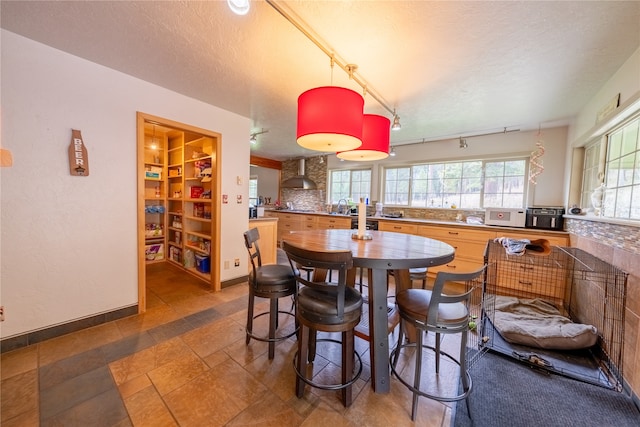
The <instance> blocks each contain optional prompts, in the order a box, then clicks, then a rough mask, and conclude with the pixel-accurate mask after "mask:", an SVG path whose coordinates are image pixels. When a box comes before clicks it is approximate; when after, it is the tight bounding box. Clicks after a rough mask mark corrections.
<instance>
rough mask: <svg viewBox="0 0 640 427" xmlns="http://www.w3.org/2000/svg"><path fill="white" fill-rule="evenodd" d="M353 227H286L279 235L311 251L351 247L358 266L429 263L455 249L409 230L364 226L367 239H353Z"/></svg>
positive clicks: (447, 256) (400, 266) (439, 261)
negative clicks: (407, 231) (302, 229)
mask: <svg viewBox="0 0 640 427" xmlns="http://www.w3.org/2000/svg"><path fill="white" fill-rule="evenodd" d="M355 232H357V230H347V229H327V230H304V231H290V232H289V233H288V234H286V235H284V236H283V237H282V239H283V240H286V241H287V242H289V243H290V244H292V245H294V246H299V247H303V248H305V249H310V250H315V251H325V252H326V251H332V250H345V249H348V250H351V252H352V254H353V260H354V264H355V265H356V266H358V267H368V268H380V269H386V270H397V269H408V268H415V267H429V266H436V265H442V264H446V263H447V262H450V261H451V260H453V257H454V255H455V249H454V248H453V247H452V246H451V245H449V244H447V243H444V242H441V241H439V240H435V239H430V238H428V237H422V236H416V235H412V234H403V233H394V232H390V231H377V230H375V231H374V230H368V231H367V234H370V235H371V237H372V239H371V240H358V239H353V238H352V237H351V235H352V234H353V233H355Z"/></svg>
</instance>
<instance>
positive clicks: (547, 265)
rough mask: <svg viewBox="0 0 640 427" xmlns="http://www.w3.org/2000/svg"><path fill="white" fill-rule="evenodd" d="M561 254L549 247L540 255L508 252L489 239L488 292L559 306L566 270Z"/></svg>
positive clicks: (565, 281) (564, 284) (565, 259)
mask: <svg viewBox="0 0 640 427" xmlns="http://www.w3.org/2000/svg"><path fill="white" fill-rule="evenodd" d="M556 237H558V238H560V239H561V237H560V236H556ZM527 238H528V237H527ZM562 254H563V252H561V250H560V249H557V248H552V250H551V252H550V253H549V254H544V255H543V254H538V253H536V252H529V251H527V252H526V253H525V254H523V255H509V254H508V253H507V252H506V251H505V249H504V248H503V247H502V245H501V244H500V243H498V242H492V243H491V244H490V245H489V248H488V251H487V258H488V259H487V261H488V263H489V269H490V270H489V271H490V274H489V279H488V282H489V284H490V285H491V286H492V288H493V289H492V292H494V293H496V294H498V295H510V296H515V297H518V298H542V299H544V300H546V301H549V302H551V303H553V304H555V305H556V306H557V307H561V306H562V305H563V303H564V301H565V291H566V286H567V278H568V274H569V270H570V265H569V264H568V263H567V257H564V256H562Z"/></svg>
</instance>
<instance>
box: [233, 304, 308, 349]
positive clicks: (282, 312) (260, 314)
mask: <svg viewBox="0 0 640 427" xmlns="http://www.w3.org/2000/svg"><path fill="white" fill-rule="evenodd" d="M267 314H270V312H268V311H264V312H262V313H258V314H256V315H255V316H253V320H256V319H257V318H258V317H261V316H264V315H267ZM278 314H286V315H288V316H291V317H294V318H295V317H296V315H295V313H291V312H289V311H280V310H278ZM298 330H300V326H299V325H298V326H297V327H296V328H295V329H294V330H293V332H291V333H289V334H287V335H280V336H276V337H274V338H269V337H263V336H259V335H254V334H253V332H249V330H248V329H247V328H246V327H245V328H244V331H245V333H246V334H247V336H249V337H251V338H253V339H254V340H256V341H262V342H278V341H284V340H286V339H287V338H291V337H292V336H294V335H295V334H297V333H298ZM276 332H278V330H277V329H276Z"/></svg>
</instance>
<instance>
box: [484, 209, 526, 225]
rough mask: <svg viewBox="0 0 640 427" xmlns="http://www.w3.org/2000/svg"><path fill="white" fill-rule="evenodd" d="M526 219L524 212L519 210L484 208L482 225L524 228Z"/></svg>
mask: <svg viewBox="0 0 640 427" xmlns="http://www.w3.org/2000/svg"><path fill="white" fill-rule="evenodd" d="M526 218H527V213H526V210H525V209H520V208H486V209H485V211H484V223H485V224H486V225H502V226H504V227H524V226H525V223H526Z"/></svg>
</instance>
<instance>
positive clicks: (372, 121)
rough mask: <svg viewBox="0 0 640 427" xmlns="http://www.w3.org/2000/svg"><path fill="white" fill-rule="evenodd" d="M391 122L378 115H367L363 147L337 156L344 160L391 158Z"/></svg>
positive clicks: (363, 129) (363, 126)
mask: <svg viewBox="0 0 640 427" xmlns="http://www.w3.org/2000/svg"><path fill="white" fill-rule="evenodd" d="M390 126H391V120H389V119H388V118H386V117H383V116H378V115H376V114H365V115H364V120H363V123H362V145H361V146H360V147H358V148H356V149H355V150H351V151H343V152H341V153H338V154H337V156H338V158H340V159H343V160H355V161H364V160H382V159H385V158H387V157H388V156H389V129H390Z"/></svg>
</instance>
